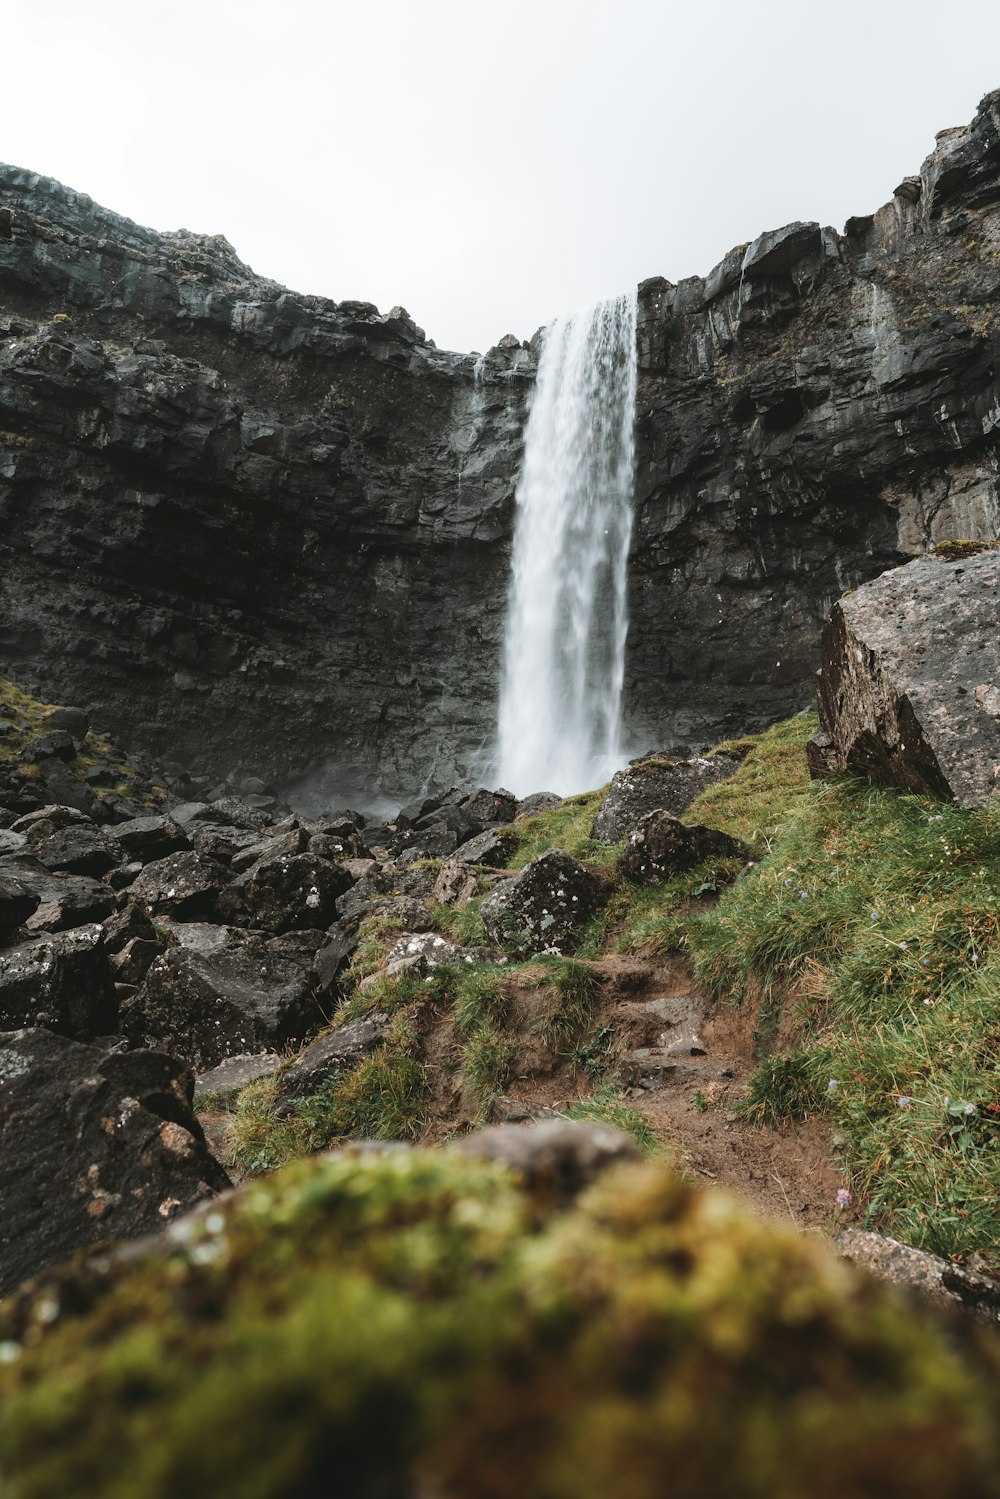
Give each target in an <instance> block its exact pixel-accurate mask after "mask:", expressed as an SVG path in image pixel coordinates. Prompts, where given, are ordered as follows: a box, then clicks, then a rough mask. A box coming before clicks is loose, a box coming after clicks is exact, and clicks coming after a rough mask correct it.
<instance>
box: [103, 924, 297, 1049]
mask: <svg viewBox="0 0 1000 1499" xmlns="http://www.w3.org/2000/svg"><path fill="white" fill-rule="evenodd" d="M178 935H179V936H181V937H182V938H183V943H178V945H176V946H172V947H169V948H168V949H167V950H166V951H165V952H164V953H162V954H161V955H160V956H159V957H158V958H156V959H155V961H154V962H153V963H152V965H151V966H150V968H149V970H148V971H147V973H146V976H145V979H144V980H143V983H142V986H141V988H140V989H139V992H138V993H137V994H136V995H135V996H134V997H133V998H132V999H130V1000H128V1001H126V1003H125V1005H124V1006H123V1008H122V1019H121V1024H122V1028H123V1031H124V1033H125V1035H126V1036H127V1037H128V1038H129V1041H130V1042H131V1043H132V1044H133V1045H139V1046H153V1047H156V1048H159V1049H162V1050H166V1051H170V1052H172V1053H174V1054H176V1055H179V1056H182V1057H183V1058H184V1060H185V1061H186V1062H188V1063H189V1064H190V1065H191V1066H192V1067H194V1068H195V1069H196V1070H197V1071H198V1072H205V1071H207V1070H208V1069H209V1068H211V1067H215V1066H218V1065H219V1063H221V1062H222V1061H224V1060H225V1058H226V1057H229V1056H238V1055H241V1054H243V1053H245V1052H249V1051H259V1050H263V1049H265V1048H267V1049H273V1048H274V1047H276V1046H280V1045H282V1044H283V1043H285V1042H288V1041H291V1040H293V1039H296V1038H301V1037H302V1036H303V1035H304V1034H306V1033H307V1032H309V1031H311V1030H315V1029H317V1028H318V1027H319V1026H320V1025H321V1024H322V1022H323V1019H324V1015H323V1011H322V1009H321V1008H320V1005H319V1003H318V1001H317V999H316V994H315V984H314V980H313V973H312V958H313V955H314V954H315V953H316V952H317V951H318V949H319V948H320V947H321V946H322V945H323V940H324V939H323V934H322V933H321V932H311V933H301V932H300V933H291V934H289V935H288V936H285V937H278V936H272V935H271V934H269V933H266V932H248V931H243V930H242V929H239V928H234V927H225V926H209V925H203V924H194V926H193V927H190V926H189V927H188V929H187V930H186V931H184V932H181V931H179V930H178Z"/></svg>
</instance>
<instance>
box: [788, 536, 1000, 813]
mask: <svg viewBox="0 0 1000 1499" xmlns="http://www.w3.org/2000/svg"><path fill="white" fill-rule="evenodd" d="M819 709H820V717H821V719H822V722H823V727H824V729H825V731H826V733H827V735H828V737H829V740H830V744H831V746H832V757H833V759H834V761H835V763H836V764H838V765H839V766H840V767H841V768H847V769H851V770H856V771H860V772H861V773H862V774H863V775H866V776H869V777H870V778H871V779H872V780H874V781H880V782H883V783H885V784H888V785H892V786H900V787H902V788H903V789H905V790H907V791H919V792H924V793H927V794H929V795H931V796H941V797H953V798H954V799H955V800H956V801H957V802H958V803H959V805H960V806H963V807H981V806H983V804H984V803H985V802H987V801H988V800H989V798H990V797H991V796H992V795H993V793H994V792H995V791H996V790H997V788H998V786H1000V552H997V551H984V552H981V553H979V554H978V555H976V556H971V557H966V558H964V559H963V560H961V561H955V562H948V561H945V560H943V559H942V558H939V557H934V556H930V557H922V558H919V559H918V560H917V561H916V562H911V563H909V564H908V565H907V566H906V567H900V568H896V569H895V570H894V571H892V572H888V573H884V574H883V575H882V577H880V578H877V579H876V580H875V581H874V582H872V583H869V584H867V585H866V586H865V587H864V588H859V589H858V590H857V591H856V592H855V593H853V594H851V595H850V597H848V598H843V599H841V600H840V602H839V603H838V604H836V605H835V606H834V609H833V614H832V616H831V619H830V623H829V625H828V626H827V629H826V630H825V632H824V635H823V665H822V670H821V673H820V685H819ZM815 758H817V759H818V756H817V757H815Z"/></svg>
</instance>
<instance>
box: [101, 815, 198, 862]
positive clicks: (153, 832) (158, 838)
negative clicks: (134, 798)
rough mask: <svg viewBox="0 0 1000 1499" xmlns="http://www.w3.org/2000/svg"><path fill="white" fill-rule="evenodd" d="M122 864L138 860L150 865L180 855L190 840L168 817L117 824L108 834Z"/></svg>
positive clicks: (137, 819) (153, 817) (145, 818)
mask: <svg viewBox="0 0 1000 1499" xmlns="http://www.w3.org/2000/svg"><path fill="white" fill-rule="evenodd" d="M109 836H110V838H111V841H112V842H113V843H114V844H115V846H116V847H117V848H119V849H120V850H121V853H122V857H123V858H124V859H126V860H130V859H138V860H139V861H140V862H141V863H143V864H150V863H152V862H153V861H154V860H156V859H165V858H166V857H167V855H168V854H176V853H181V852H182V851H183V850H184V849H188V848H190V847H191V840H190V838H189V837H188V835H187V834H186V833H185V832H183V831H182V830H181V828H180V827H179V826H178V824H177V823H176V822H175V821H174V820H173V818H172V817H167V816H162V815H160V816H152V817H133V818H131V819H130V820H129V821H128V822H120V823H119V824H118V825H117V827H115V828H113V829H112V831H111V832H110V834H109Z"/></svg>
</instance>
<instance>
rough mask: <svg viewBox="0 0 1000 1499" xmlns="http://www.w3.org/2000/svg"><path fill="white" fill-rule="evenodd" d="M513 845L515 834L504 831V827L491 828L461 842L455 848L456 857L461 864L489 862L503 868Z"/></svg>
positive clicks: (488, 863) (497, 867) (495, 866)
mask: <svg viewBox="0 0 1000 1499" xmlns="http://www.w3.org/2000/svg"><path fill="white" fill-rule="evenodd" d="M513 846H514V837H513V834H511V833H509V832H504V830H503V829H502V828H491V829H488V830H487V831H486V832H485V833H480V834H479V836H478V837H477V838H470V839H469V840H468V841H467V842H466V843H460V844H459V846H458V848H456V850H455V858H456V859H457V860H458V862H459V863H460V864H487V865H493V867H494V868H496V869H501V868H503V866H504V865H505V864H506V862H507V860H508V858H509V857H510V852H511V849H512V848H513Z"/></svg>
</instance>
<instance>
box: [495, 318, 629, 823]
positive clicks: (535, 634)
mask: <svg viewBox="0 0 1000 1499" xmlns="http://www.w3.org/2000/svg"><path fill="white" fill-rule="evenodd" d="M635 318H636V297H635V293H634V292H632V293H630V294H628V295H626V296H622V297H618V298H616V299H615V300H614V301H611V302H602V303H599V304H598V305H597V306H596V307H592V308H590V309H589V310H588V311H586V312H583V313H577V314H575V315H573V316H572V317H566V318H559V319H557V320H556V321H555V322H554V323H552V324H551V326H550V327H548V328H547V329H546V330H545V333H544V335H543V342H542V352H541V359H540V361H539V366H538V378H537V381H536V384H535V390H534V393H533V397H532V402H531V409H530V412H529V415H528V423H527V427H526V430H525V442H524V461H523V465H522V469H521V477H520V480H519V482H518V487H517V513H516V519H515V525H514V549H513V566H512V570H511V583H510V592H509V596H508V604H507V628H506V638H505V646H504V665H503V675H502V680H501V687H500V711H499V724H498V749H497V771H498V774H499V777H500V780H501V781H502V782H503V784H504V785H505V786H508V787H509V788H510V789H511V790H512V791H514V792H515V793H516V794H517V795H519V796H524V795H527V794H528V793H529V792H532V791H556V792H559V793H560V794H561V795H563V796H568V795H570V794H571V793H573V792H576V791H586V790H589V789H590V788H592V787H594V786H599V785H601V784H602V783H603V782H604V781H606V780H607V779H608V776H609V775H610V774H611V772H612V771H613V770H614V769H615V768H616V767H617V765H618V764H620V762H621V758H622V755H621V699H622V684H623V680H624V670H625V635H626V631H627V628H628V614H627V597H626V595H627V581H628V571H627V569H628V549H629V539H630V536H631V531H632V481H633V473H634V464H635V439H634V427H635V380H636V353H635Z"/></svg>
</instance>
